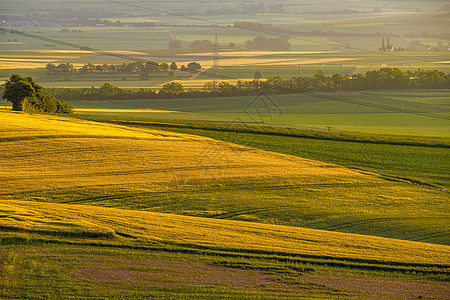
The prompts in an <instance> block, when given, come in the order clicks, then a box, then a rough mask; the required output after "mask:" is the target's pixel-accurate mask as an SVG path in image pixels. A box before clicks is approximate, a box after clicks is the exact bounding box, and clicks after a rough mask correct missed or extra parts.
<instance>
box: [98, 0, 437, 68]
mask: <svg viewBox="0 0 450 300" xmlns="http://www.w3.org/2000/svg"><path fill="white" fill-rule="evenodd" d="M105 1H107V2H111V3H115V4H120V5H126V6H130V7H134V8H139V9H144V10H149V11H153V12H157V13H160V14H166V15H171V16H175V17H180V18H184V19H188V20H194V21H201V22H206V23H210V24H215V25H220V26H229V24H225V23H221V22H217V21H212V20H207V19H202V18H198V17H191V16H185V15H182V14H177V13H171V12H168V11H163V10H159V9H155V8H149V7H146V6H141V5H136V4H132V3H127V2H122V1H117V0H105ZM233 27H234V28H239V29H244V30H248V31H254V32H258V33H264V34H270V35H275V36H279V37H285V38H290V39H294V40H300V41H304V42H310V43H314V44H319V45H325V46H336V44H332V43H327V42H321V41H316V40H311V39H307V38H302V37H297V36H292V35H287V34H282V33H277V32H273V31H270V30H263V29H257V28H248V27H245V26H241V25H239V24H236V23H235V24H234V25H233ZM341 47H343V48H345V49H350V50H357V51H361V52H366V53H371V54H377V55H384V56H385V57H388V56H389V57H396V58H402V59H406V60H416V61H420V62H430V61H428V60H425V59H421V58H417V57H411V56H404V55H397V54H393V53H389V54H387V52H380V51H372V50H367V49H360V48H355V47H350V46H345V47H344V46H341Z"/></svg>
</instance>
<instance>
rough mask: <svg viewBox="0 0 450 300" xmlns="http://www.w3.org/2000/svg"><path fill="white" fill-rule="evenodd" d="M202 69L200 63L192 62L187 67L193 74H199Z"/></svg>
mask: <svg viewBox="0 0 450 300" xmlns="http://www.w3.org/2000/svg"><path fill="white" fill-rule="evenodd" d="M201 68H202V66H201V65H200V64H199V63H198V62H191V63H189V64H188V65H187V69H188V70H189V71H191V72H197V71H199V70H200V69H201Z"/></svg>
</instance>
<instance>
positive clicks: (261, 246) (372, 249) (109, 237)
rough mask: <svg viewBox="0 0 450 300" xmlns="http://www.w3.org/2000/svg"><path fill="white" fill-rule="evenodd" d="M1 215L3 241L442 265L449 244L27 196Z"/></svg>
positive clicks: (3, 205) (0, 204)
mask: <svg viewBox="0 0 450 300" xmlns="http://www.w3.org/2000/svg"><path fill="white" fill-rule="evenodd" d="M0 213H1V220H2V233H1V237H2V242H3V243H7V241H8V240H11V241H14V236H16V237H17V236H19V237H20V236H21V237H24V236H28V238H31V239H33V238H44V239H49V240H52V239H54V240H59V241H67V242H70V241H74V242H83V243H94V244H98V245H102V244H103V245H109V246H117V247H127V246H130V247H146V246H148V247H155V246H156V247H160V246H161V245H165V246H169V248H171V247H181V248H188V249H189V248H190V249H209V250H218V251H225V252H238V253H239V252H244V253H260V254H275V255H276V254H278V255H282V256H283V255H286V256H293V257H295V256H299V257H303V258H304V259H305V258H310V259H311V261H312V262H313V261H314V260H326V261H328V260H329V261H337V262H340V263H343V264H345V263H349V264H352V263H353V264H362V265H367V266H369V265H388V266H408V265H409V266H413V267H417V268H419V269H420V268H438V269H439V270H442V271H443V270H448V268H449V265H450V259H449V258H450V247H449V246H445V245H436V244H427V243H421V242H412V241H403V240H395V239H387V238H381V237H372V236H364V235H358V234H348V233H339V232H330V231H324V230H314V229H305V228H298V227H287V226H280V225H269V224H259V223H251V222H241V221H229V220H217V219H207V218H198V217H189V216H180V215H173V214H161V213H153V212H142V211H130V210H123V209H115V208H103V207H93V206H84V205H73V204H72V205H67V204H53V203H40V202H29V201H0ZM330 263H331V262H330ZM445 272H446V271H445Z"/></svg>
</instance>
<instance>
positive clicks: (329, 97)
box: [0, 27, 450, 120]
mask: <svg viewBox="0 0 450 300" xmlns="http://www.w3.org/2000/svg"><path fill="white" fill-rule="evenodd" d="M0 31H3V32H7V33H11V34H17V35H21V36H25V37H28V38H32V39H38V40H42V41H46V42H50V43H55V44H59V45H62V46H66V47H70V48H76V49H81V50H86V51H91V52H94V53H99V54H103V55H109V56H113V57H118V58H122V59H126V60H131V61H136V62H142V63H147V62H149V61H148V60H144V59H138V58H135V57H133V56H128V55H125V54H118V53H113V52H107V51H103V50H98V49H95V48H91V47H87V46H80V45H77V44H73V43H68V42H64V41H60V40H55V39H51V38H46V37H42V36H38V35H35V34H30V33H26V32H22V31H17V30H13V29H7V28H1V27H0ZM202 75H205V76H207V77H210V78H216V75H215V74H213V73H208V72H203V73H202ZM217 77H220V78H221V79H224V80H230V79H235V78H233V77H229V76H224V75H217ZM260 85H261V86H262V87H263V88H267V89H271V90H276V91H280V92H283V93H288V94H298V93H304V91H300V90H295V89H291V88H284V87H274V86H271V85H269V84H267V83H264V82H260ZM308 96H311V97H314V98H318V99H323V100H330V101H336V102H344V103H349V104H354V105H360V106H366V107H371V108H377V109H382V110H387V111H392V112H397V113H407V114H414V115H420V116H425V117H430V118H436V119H443V120H450V117H446V116H442V115H438V114H432V113H425V112H421V111H416V110H411V109H400V108H396V107H391V106H387V105H383V104H375V103H365V102H361V101H358V100H352V99H342V98H338V97H336V96H332V95H316V94H308Z"/></svg>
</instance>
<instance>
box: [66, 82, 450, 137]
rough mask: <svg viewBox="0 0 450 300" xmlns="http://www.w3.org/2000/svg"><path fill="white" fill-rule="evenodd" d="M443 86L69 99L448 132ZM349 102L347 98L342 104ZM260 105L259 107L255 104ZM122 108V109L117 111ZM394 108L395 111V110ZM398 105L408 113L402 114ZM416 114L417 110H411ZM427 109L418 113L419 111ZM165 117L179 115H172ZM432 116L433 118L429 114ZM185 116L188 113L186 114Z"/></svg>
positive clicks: (291, 122)
mask: <svg viewBox="0 0 450 300" xmlns="http://www.w3.org/2000/svg"><path fill="white" fill-rule="evenodd" d="M448 97H449V93H448V92H447V91H445V90H444V91H442V90H441V91H440V90H435V91H386V92H378V91H368V92H363V93H358V92H351V93H312V94H308V93H306V94H291V95H278V96H273V95H271V96H260V97H254V96H251V97H230V98H209V99H204V98H203V99H163V100H128V101H100V102H93V101H81V100H80V101H72V102H71V103H72V104H73V105H74V106H75V107H79V108H90V109H92V111H90V112H87V111H84V112H80V113H83V114H99V115H101V114H104V115H111V116H117V117H129V118H133V117H135V118H147V119H149V118H150V119H151V118H156V119H158V118H159V119H165V118H168V115H167V114H160V115H159V116H157V115H155V114H154V113H151V112H150V111H148V112H146V111H142V112H135V111H134V112H133V111H130V113H127V110H126V109H125V108H129V109H154V110H167V111H177V112H182V113H188V114H197V115H198V117H197V119H198V120H211V118H217V120H220V121H225V122H227V121H228V122H230V123H239V122H243V121H247V122H264V123H265V124H266V125H278V126H284V127H286V126H290V127H294V128H310V129H320V130H327V128H328V127H331V130H333V131H344V132H345V131H349V132H360V133H379V134H397V135H399V134H400V135H415V136H431V137H433V136H434V137H449V126H450V123H449V121H448V120H446V119H441V118H440V117H444V118H448V116H449V112H448V108H449V106H448V105H449V102H448ZM347 101H351V102H352V103H348V102H347ZM371 105H382V106H384V107H386V108H388V109H394V110H396V111H394V112H392V111H390V110H386V109H380V108H376V107H372V106H371ZM259 106H261V108H258V107H259ZM95 108H99V109H100V108H106V109H113V110H114V109H122V110H121V111H120V112H117V113H114V111H113V110H111V111H104V112H98V111H97V112H96V111H95ZM123 109H125V110H123ZM397 110H399V111H397ZM402 110H408V111H412V112H413V114H409V113H408V114H407V113H402V112H401V111H402ZM415 113H418V114H415ZM422 113H424V114H429V115H431V117H430V116H423V115H420V114H422ZM169 116H170V118H178V119H183V118H184V117H183V116H182V115H180V114H179V113H177V114H174V113H172V114H169ZM436 116H437V117H438V118H435V117H436ZM189 118H191V117H189Z"/></svg>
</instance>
